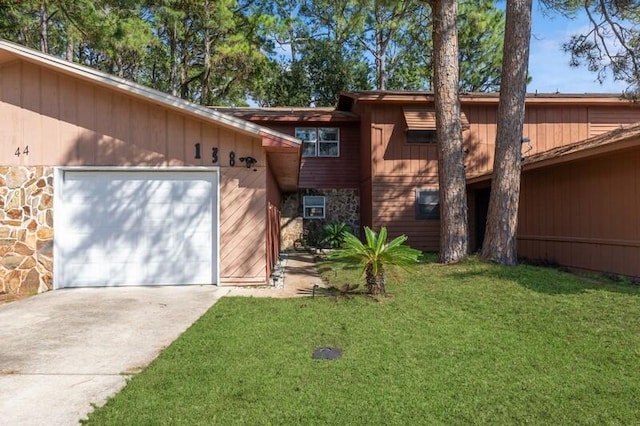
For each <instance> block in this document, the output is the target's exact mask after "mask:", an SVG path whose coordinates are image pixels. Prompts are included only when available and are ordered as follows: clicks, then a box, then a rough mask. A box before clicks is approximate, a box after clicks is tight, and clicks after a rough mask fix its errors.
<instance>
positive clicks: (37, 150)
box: [0, 61, 267, 284]
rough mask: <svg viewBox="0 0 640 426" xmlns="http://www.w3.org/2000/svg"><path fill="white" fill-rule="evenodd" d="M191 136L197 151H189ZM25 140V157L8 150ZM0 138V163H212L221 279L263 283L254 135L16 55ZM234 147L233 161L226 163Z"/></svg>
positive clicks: (2, 73)
mask: <svg viewBox="0 0 640 426" xmlns="http://www.w3.org/2000/svg"><path fill="white" fill-rule="evenodd" d="M196 143H200V144H201V156H202V158H201V159H195V158H194V145H195V144H196ZM27 145H28V147H29V155H20V156H19V157H18V156H15V155H14V153H15V151H16V149H17V148H20V149H21V150H23V149H24V148H25V147H26V146H27ZM0 146H1V147H2V152H1V153H0V165H3V166H14V165H23V166H63V165H86V166H133V165H154V166H185V165H195V166H213V165H219V166H220V168H221V170H220V179H221V181H220V185H221V189H220V191H221V196H220V222H221V223H220V235H221V247H220V252H221V256H220V257H221V259H220V263H221V264H220V270H221V281H222V283H223V284H225V283H234V282H240V283H242V282H256V283H265V282H266V277H265V271H266V258H265V251H264V247H266V220H267V214H266V211H265V210H266V206H267V199H266V154H265V152H264V149H263V148H262V141H261V138H254V137H250V136H247V135H245V134H243V133H238V132H235V131H233V130H230V129H227V128H223V127H220V126H216V125H215V124H212V123H209V122H206V121H202V120H199V119H197V118H194V117H192V116H189V115H187V114H183V113H180V112H177V111H173V110H168V109H166V108H163V107H161V106H159V105H157V104H155V103H153V102H144V101H142V100H139V99H136V98H133V97H130V96H127V95H124V94H120V93H116V92H114V91H112V90H109V89H106V88H102V87H98V86H94V85H91V84H88V83H84V82H81V81H79V80H77V79H74V78H72V77H69V76H67V75H64V74H62V73H58V72H55V71H51V70H48V69H45V68H40V67H38V66H36V65H32V64H29V63H26V62H22V61H15V62H12V63H9V64H5V65H2V66H0ZM213 147H217V148H218V149H219V152H218V157H219V162H218V163H217V164H213V163H212V158H211V154H212V148H213ZM232 151H233V152H234V154H235V159H236V167H229V159H230V153H231V152H232ZM244 156H252V157H254V158H256V159H257V160H258V163H257V165H256V166H255V167H254V168H253V169H256V170H257V171H255V172H254V171H253V169H247V168H246V167H245V166H244V165H243V164H242V163H240V162H239V161H238V160H239V158H240V157H244Z"/></svg>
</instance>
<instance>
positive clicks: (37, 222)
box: [0, 166, 53, 295]
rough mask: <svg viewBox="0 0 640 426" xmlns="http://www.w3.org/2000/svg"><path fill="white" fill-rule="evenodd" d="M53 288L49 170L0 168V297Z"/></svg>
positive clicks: (50, 174)
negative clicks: (1, 295)
mask: <svg viewBox="0 0 640 426" xmlns="http://www.w3.org/2000/svg"><path fill="white" fill-rule="evenodd" d="M52 286H53V169H52V168H51V167H19V166H15V167H0V294H2V293H4V294H10V295H30V294H35V293H41V292H43V291H47V290H51V289H52Z"/></svg>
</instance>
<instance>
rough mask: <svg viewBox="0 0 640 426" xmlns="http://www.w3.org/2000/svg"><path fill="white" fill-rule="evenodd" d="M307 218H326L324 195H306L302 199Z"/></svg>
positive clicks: (304, 215)
mask: <svg viewBox="0 0 640 426" xmlns="http://www.w3.org/2000/svg"><path fill="white" fill-rule="evenodd" d="M302 204H303V210H304V213H303V217H304V218H305V219H324V197H322V196H317V195H313V196H312V195H306V196H305V197H304V198H303V199H302Z"/></svg>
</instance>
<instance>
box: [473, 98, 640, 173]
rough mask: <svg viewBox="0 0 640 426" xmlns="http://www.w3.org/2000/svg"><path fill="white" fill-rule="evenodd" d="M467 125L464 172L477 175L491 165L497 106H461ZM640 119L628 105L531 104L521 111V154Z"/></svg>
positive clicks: (605, 130) (637, 110) (582, 138)
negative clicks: (522, 118) (523, 113)
mask: <svg viewBox="0 0 640 426" xmlns="http://www.w3.org/2000/svg"><path fill="white" fill-rule="evenodd" d="M463 110H464V112H465V114H466V116H467V118H468V119H469V123H470V128H469V130H468V131H465V132H464V138H465V148H467V149H468V150H469V153H468V154H467V161H466V166H467V169H466V170H467V174H468V175H478V174H482V173H486V172H488V171H490V170H491V169H492V168H493V155H494V149H495V138H496V127H497V105H465V106H463ZM637 121H640V108H637V107H631V106H629V105H624V104H623V105H620V106H610V107H589V106H587V105H544V106H542V105H532V106H527V108H526V111H525V123H524V129H523V137H528V138H529V139H530V144H527V143H525V144H523V147H522V153H523V156H529V155H533V154H537V153H540V152H544V151H548V150H550V149H553V148H557V147H559V146H565V145H569V144H572V143H575V142H579V141H582V140H584V139H587V138H589V137H592V136H595V135H598V134H601V133H604V132H607V131H610V130H613V129H615V128H618V127H620V126H621V125H624V124H630V123H634V122H637Z"/></svg>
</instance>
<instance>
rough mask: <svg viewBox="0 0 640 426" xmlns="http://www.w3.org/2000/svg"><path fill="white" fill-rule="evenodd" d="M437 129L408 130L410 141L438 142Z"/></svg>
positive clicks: (408, 139)
mask: <svg viewBox="0 0 640 426" xmlns="http://www.w3.org/2000/svg"><path fill="white" fill-rule="evenodd" d="M437 140H438V139H437V135H436V131H435V130H407V142H408V143H436V142H437Z"/></svg>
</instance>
